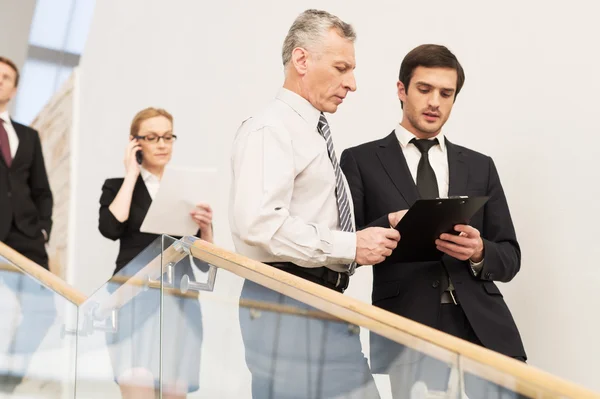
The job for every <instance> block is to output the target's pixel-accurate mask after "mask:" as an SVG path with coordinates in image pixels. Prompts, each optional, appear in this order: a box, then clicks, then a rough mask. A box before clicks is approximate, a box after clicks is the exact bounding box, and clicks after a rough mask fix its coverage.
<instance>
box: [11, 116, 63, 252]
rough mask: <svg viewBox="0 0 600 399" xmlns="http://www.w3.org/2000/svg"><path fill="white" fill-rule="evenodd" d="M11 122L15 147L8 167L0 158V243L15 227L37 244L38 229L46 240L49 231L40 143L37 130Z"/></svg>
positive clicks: (49, 205)
mask: <svg viewBox="0 0 600 399" xmlns="http://www.w3.org/2000/svg"><path fill="white" fill-rule="evenodd" d="M11 122H12V125H13V127H14V129H15V132H16V133H17V136H18V137H19V146H18V147H17V153H16V154H15V157H14V159H13V161H12V165H11V167H10V168H9V167H8V166H7V165H6V162H5V161H4V158H3V157H2V156H0V241H4V240H5V239H6V238H7V237H8V234H9V232H10V230H11V229H12V228H13V226H15V227H16V228H17V229H18V230H19V231H20V232H21V233H23V234H24V235H25V236H27V237H31V238H32V242H33V241H35V243H34V244H35V245H38V244H37V242H39V239H40V237H41V236H42V230H45V231H46V234H47V235H48V237H50V230H51V229H52V191H50V184H49V183H48V175H47V174H46V166H45V165H44V155H43V153H42V144H41V142H40V136H39V134H38V132H37V131H35V130H33V129H32V128H30V127H28V126H25V125H21V124H19V123H16V122H14V121H11Z"/></svg>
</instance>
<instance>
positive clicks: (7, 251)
mask: <svg viewBox="0 0 600 399" xmlns="http://www.w3.org/2000/svg"><path fill="white" fill-rule="evenodd" d="M0 256H1V257H3V258H4V259H6V260H8V261H9V262H10V263H3V264H2V265H1V268H2V270H7V271H12V272H15V273H24V274H28V275H29V276H31V277H33V278H35V279H36V280H37V281H39V282H40V284H42V285H44V286H46V287H48V288H50V289H51V290H53V291H54V292H56V293H58V294H59V295H62V296H63V297H64V298H65V299H67V300H68V301H70V302H72V303H74V304H75V305H77V306H79V305H81V304H82V303H83V302H85V301H86V300H87V297H86V296H85V295H84V294H83V293H81V292H79V290H77V289H75V288H73V287H71V286H70V285H69V284H67V283H66V282H65V281H64V280H62V279H61V278H60V277H57V276H56V275H54V274H52V273H50V272H49V271H48V270H46V269H44V268H43V267H41V266H40V265H38V264H37V263H35V262H34V261H32V260H31V259H28V258H26V257H25V256H23V255H22V254H20V253H19V252H17V251H15V250H14V249H12V248H11V247H9V246H8V245H6V244H4V243H3V242H0ZM0 263H2V262H1V260H0Z"/></svg>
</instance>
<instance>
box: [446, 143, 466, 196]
mask: <svg viewBox="0 0 600 399" xmlns="http://www.w3.org/2000/svg"><path fill="white" fill-rule="evenodd" d="M446 148H447V149H448V169H449V187H448V196H449V197H451V196H457V195H465V194H466V192H467V185H468V183H469V168H468V167H467V163H466V160H465V158H466V155H465V154H464V153H463V152H462V150H461V149H460V147H458V146H456V145H454V144H452V143H451V142H450V141H449V140H448V139H446Z"/></svg>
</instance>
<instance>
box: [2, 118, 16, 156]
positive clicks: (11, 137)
mask: <svg viewBox="0 0 600 399" xmlns="http://www.w3.org/2000/svg"><path fill="white" fill-rule="evenodd" d="M0 123H2V124H3V125H4V129H5V130H6V133H7V134H8V144H9V145H10V156H11V157H12V158H13V159H15V155H16V154H17V148H19V136H17V132H15V128H14V127H13V125H12V123H11V121H10V115H9V114H8V111H4V112H2V113H0Z"/></svg>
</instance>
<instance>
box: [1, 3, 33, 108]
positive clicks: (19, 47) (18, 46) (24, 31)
mask: <svg viewBox="0 0 600 399" xmlns="http://www.w3.org/2000/svg"><path fill="white" fill-rule="evenodd" d="M36 2H37V0H0V10H1V11H0V55H2V56H4V57H8V58H10V59H11V60H12V61H14V63H15V64H17V67H18V68H19V69H20V70H22V68H23V64H25V58H27V49H28V47H29V28H30V27H31V20H32V19H33V11H34V10H35V4H36ZM14 104H15V102H14V101H13V102H11V107H14Z"/></svg>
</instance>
